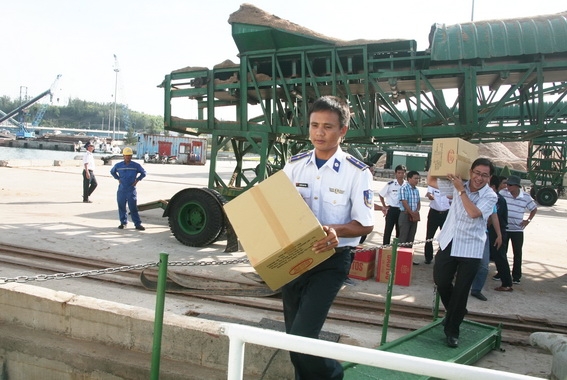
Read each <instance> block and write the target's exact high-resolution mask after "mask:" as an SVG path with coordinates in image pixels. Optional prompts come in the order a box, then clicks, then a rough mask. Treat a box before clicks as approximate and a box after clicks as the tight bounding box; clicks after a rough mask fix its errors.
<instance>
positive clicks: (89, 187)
mask: <svg viewBox="0 0 567 380" xmlns="http://www.w3.org/2000/svg"><path fill="white" fill-rule="evenodd" d="M89 177H90V178H87V176H86V173H85V170H84V169H83V201H88V200H89V196H90V195H91V194H92V193H93V191H95V189H96V187H97V186H98V183H97V182H96V177H95V175H94V172H93V171H92V170H89Z"/></svg>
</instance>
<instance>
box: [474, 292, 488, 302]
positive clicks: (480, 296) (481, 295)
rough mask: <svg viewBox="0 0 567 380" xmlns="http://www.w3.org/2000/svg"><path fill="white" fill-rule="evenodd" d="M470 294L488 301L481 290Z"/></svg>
mask: <svg viewBox="0 0 567 380" xmlns="http://www.w3.org/2000/svg"><path fill="white" fill-rule="evenodd" d="M471 296H473V297H474V298H478V299H479V300H481V301H488V298H486V297H485V296H484V294H482V293H481V292H471Z"/></svg>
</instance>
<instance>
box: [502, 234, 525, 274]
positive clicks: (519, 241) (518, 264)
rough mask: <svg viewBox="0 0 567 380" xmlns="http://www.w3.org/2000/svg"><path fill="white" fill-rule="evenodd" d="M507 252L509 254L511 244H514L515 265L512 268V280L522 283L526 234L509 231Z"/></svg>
mask: <svg viewBox="0 0 567 380" xmlns="http://www.w3.org/2000/svg"><path fill="white" fill-rule="evenodd" d="M507 234H508V239H506V248H505V252H508V246H509V243H510V242H512V251H513V252H514V265H513V267H512V280H513V281H520V278H522V247H523V246H524V233H523V232H522V231H507Z"/></svg>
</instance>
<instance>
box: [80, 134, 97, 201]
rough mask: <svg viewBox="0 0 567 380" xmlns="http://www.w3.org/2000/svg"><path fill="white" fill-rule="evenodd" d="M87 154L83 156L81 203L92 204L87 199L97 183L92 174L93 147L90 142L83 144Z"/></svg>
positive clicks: (93, 164)
mask: <svg viewBox="0 0 567 380" xmlns="http://www.w3.org/2000/svg"><path fill="white" fill-rule="evenodd" d="M85 149H86V150H87V152H86V153H85V155H84V156H83V203H92V202H91V201H90V200H89V197H90V196H91V194H92V193H93V191H95V189H96V187H97V186H98V183H97V182H96V177H95V174H94V169H95V160H94V156H93V151H94V145H93V144H91V143H90V142H87V143H86V144H85Z"/></svg>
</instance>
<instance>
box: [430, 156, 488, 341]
mask: <svg viewBox="0 0 567 380" xmlns="http://www.w3.org/2000/svg"><path fill="white" fill-rule="evenodd" d="M469 174H470V180H468V181H466V182H463V181H462V180H461V178H460V177H459V176H456V175H454V174H451V173H449V174H448V175H447V178H448V179H449V180H451V181H452V183H453V185H454V190H453V203H452V204H451V208H450V209H449V213H448V214H447V220H446V221H445V223H444V224H443V229H442V230H441V232H440V234H439V237H438V239H437V240H438V241H439V251H438V252H437V255H436V256H435V266H434V268H433V279H434V281H435V284H436V285H437V291H438V292H439V295H440V297H441V301H442V302H443V306H445V320H444V322H443V324H444V326H445V327H444V331H445V335H446V337H447V345H448V346H449V347H458V345H459V328H460V325H461V323H462V321H463V319H464V317H465V314H466V312H467V300H468V295H469V291H470V288H471V285H472V282H473V280H474V277H475V276H476V272H477V270H478V267H479V265H480V260H481V259H482V255H483V252H484V243H485V241H486V223H487V221H488V217H489V216H490V215H491V214H492V210H493V207H494V205H495V204H496V200H497V197H496V193H495V192H494V191H492V189H491V188H490V187H489V186H488V182H489V181H490V177H491V176H492V175H493V174H494V165H493V164H492V162H491V161H490V160H488V159H487V158H478V159H476V160H475V161H474V162H473V163H472V165H471V169H470V172H469ZM427 180H428V184H429V185H430V186H433V187H436V188H439V186H438V184H437V178H435V177H430V176H428V178H427ZM453 280H454V284H453Z"/></svg>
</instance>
